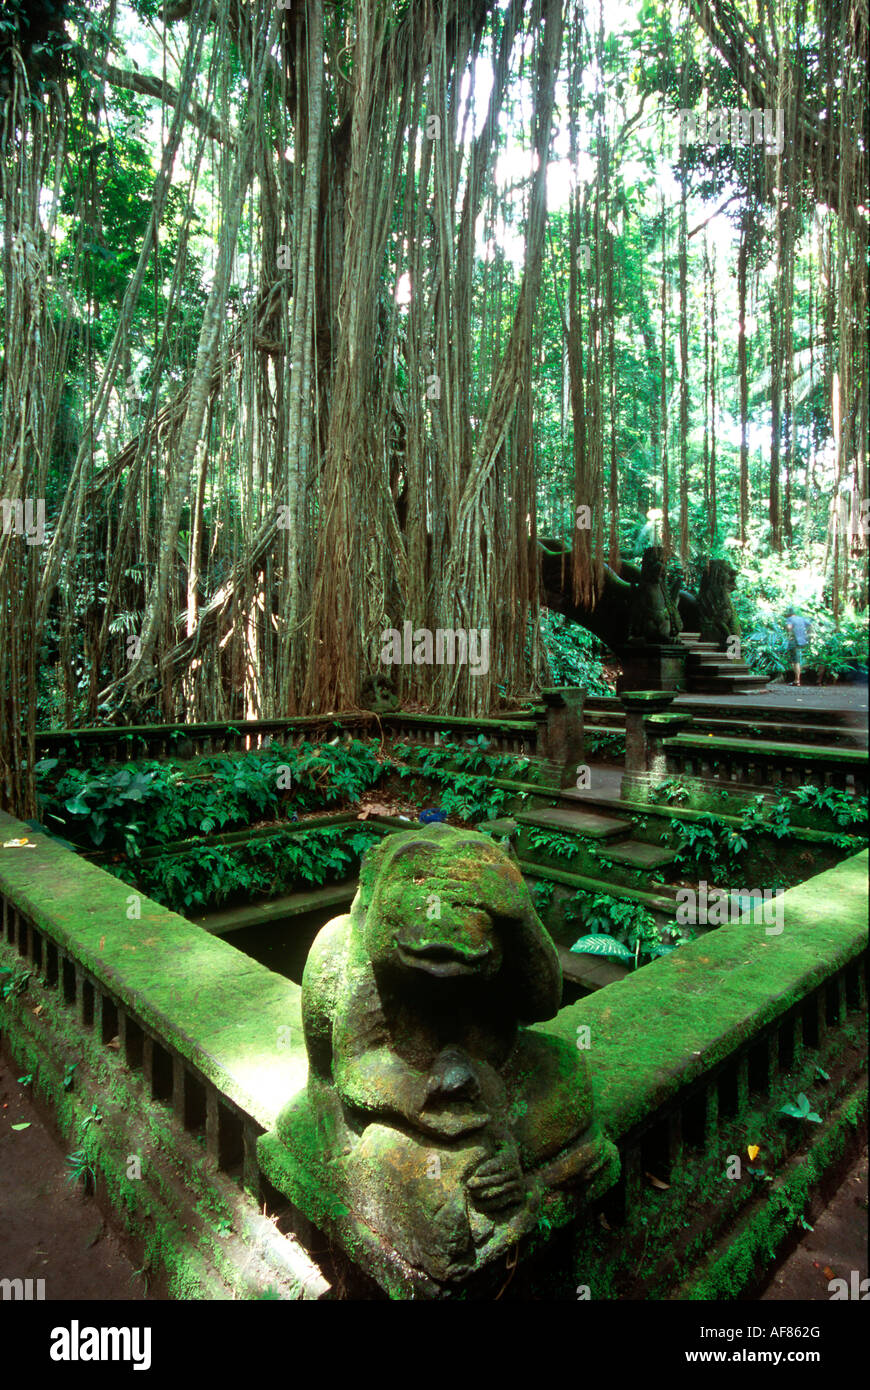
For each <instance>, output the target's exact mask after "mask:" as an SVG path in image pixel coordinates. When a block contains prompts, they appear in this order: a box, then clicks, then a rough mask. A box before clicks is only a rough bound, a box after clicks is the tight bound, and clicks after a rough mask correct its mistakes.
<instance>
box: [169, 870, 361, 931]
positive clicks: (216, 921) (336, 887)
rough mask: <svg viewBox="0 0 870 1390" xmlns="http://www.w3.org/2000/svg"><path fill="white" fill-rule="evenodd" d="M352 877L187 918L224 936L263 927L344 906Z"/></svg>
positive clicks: (354, 885) (352, 884)
mask: <svg viewBox="0 0 870 1390" xmlns="http://www.w3.org/2000/svg"><path fill="white" fill-rule="evenodd" d="M358 886H359V885H358V883H357V880H356V879H349V880H348V881H347V882H346V883H336V884H333V885H331V886H330V887H328V888H315V889H312V890H311V891H310V892H305V893H285V894H284V895H283V896H282V897H280V898H268V899H265V900H261V901H259V902H252V903H245V905H244V906H243V907H229V908H224V909H223V910H222V911H220V912H207V913H205V914H204V915H203V916H201V917H190V918H188V921H190V922H192V923H193V924H194V926H196V927H202V928H203V929H204V930H205V931H207V932H211V934H212V935H213V936H227V935H228V934H229V933H230V932H234V931H241V930H242V929H243V928H244V927H266V926H269V925H270V924H271V923H274V922H281V921H283V920H284V919H285V918H287V917H300V916H302V915H303V914H304V913H307V912H323V911H325V910H328V909H329V908H332V907H334V908H337V909H341V908H346V907H349V906H350V904H351V903H352V902H353V899H354V897H355V895H356V890H357V888H358Z"/></svg>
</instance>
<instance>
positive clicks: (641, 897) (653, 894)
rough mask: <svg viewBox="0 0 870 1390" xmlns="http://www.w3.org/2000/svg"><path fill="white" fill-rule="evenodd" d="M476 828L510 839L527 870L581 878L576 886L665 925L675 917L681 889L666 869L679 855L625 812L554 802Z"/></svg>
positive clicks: (565, 878) (569, 880)
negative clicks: (550, 841) (550, 842)
mask: <svg viewBox="0 0 870 1390" xmlns="http://www.w3.org/2000/svg"><path fill="white" fill-rule="evenodd" d="M477 829H478V830H482V831H484V832H485V833H486V834H489V835H494V836H495V837H496V838H506V839H508V840H509V841H510V842H511V843H512V845H513V846H514V848H515V850H516V853H517V856H518V858H519V861H520V864H521V866H522V868H523V871H524V872H525V873H529V874H537V873H539V872H541V873H542V876H544V877H547V878H550V879H552V880H553V881H555V882H560V881H565V882H567V883H568V884H574V882H575V880H577V882H576V884H575V886H576V887H578V888H581V887H582V888H583V889H584V890H585V891H587V892H590V893H609V894H611V895H612V896H614V897H620V898H625V899H626V900H627V901H630V902H635V903H638V904H640V905H641V906H643V907H646V908H647V909H648V910H649V911H650V912H651V913H652V914H653V916H654V917H655V918H656V920H657V921H658V922H660V923H661V925H663V926H664V925H666V924H669V923H672V922H673V920H674V913H675V904H674V899H675V896H676V892H677V889H676V887H675V886H673V885H671V884H670V883H667V882H666V881H665V879H664V877H663V872H664V870H666V869H667V868H669V867H670V865H672V864H673V863H674V862H675V859H676V854H675V852H674V851H673V850H669V849H666V848H664V847H663V846H661V845H654V844H649V843H647V842H645V841H643V840H639V839H637V838H635V836H634V828H633V826H632V823H631V821H630V820H627V819H626V818H625V817H624V816H621V815H619V814H617V813H611V812H608V811H606V810H603V809H596V810H595V811H589V810H586V809H585V808H581V807H579V806H578V807H573V806H554V807H549V808H545V809H542V810H536V811H520V812H518V813H517V814H516V815H515V816H504V817H502V818H500V819H499V820H495V821H488V822H485V823H483V824H481V825H479V826H478V827H477ZM547 836H549V837H551V838H552V837H556V836H558V837H559V840H558V850H557V849H555V848H550V847H548V846H547V844H546V843H545V842H544V841H545V837H547ZM567 842H571V843H570V844H569V843H567ZM566 851H567V852H566ZM580 880H582V882H581V881H580Z"/></svg>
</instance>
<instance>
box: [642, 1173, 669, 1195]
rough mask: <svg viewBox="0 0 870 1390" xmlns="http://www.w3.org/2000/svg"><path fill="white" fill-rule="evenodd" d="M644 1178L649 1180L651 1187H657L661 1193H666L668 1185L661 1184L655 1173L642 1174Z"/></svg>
mask: <svg viewBox="0 0 870 1390" xmlns="http://www.w3.org/2000/svg"><path fill="white" fill-rule="evenodd" d="M644 1177H647V1178H649V1180H650V1182H651V1184H652V1186H653V1187H657V1188H658V1189H659V1190H660V1191H661V1192H667V1191H668V1189H669V1188H670V1183H669V1182H662V1180H661V1178H657V1177H656V1175H655V1173H644Z"/></svg>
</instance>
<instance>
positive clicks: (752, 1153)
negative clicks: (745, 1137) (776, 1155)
mask: <svg viewBox="0 0 870 1390" xmlns="http://www.w3.org/2000/svg"><path fill="white" fill-rule="evenodd" d="M746 1152H747V1153H748V1154H749V1157H750V1158H751V1159H752V1161H753V1162H754V1161H755V1159H756V1158H757V1157H758V1155H759V1154H760V1153H761V1149H760V1148H759V1147H758V1145H757V1144H750V1145H749V1148H748V1149H747V1150H746Z"/></svg>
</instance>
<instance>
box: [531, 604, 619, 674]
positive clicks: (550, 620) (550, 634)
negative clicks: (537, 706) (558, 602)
mask: <svg viewBox="0 0 870 1390" xmlns="http://www.w3.org/2000/svg"><path fill="white" fill-rule="evenodd" d="M541 634H542V636H543V639H544V647H545V649H546V652H547V659H548V661H549V664H550V671H551V673H552V679H553V684H554V685H578V686H582V687H583V688H584V689H585V690H586V692H587V693H588V694H589V695H612V694H613V686H612V685H611V684H610V683H609V681H608V679H607V675H606V674H605V671H604V665H603V661H604V657H605V656H606V654H607V648H606V647H605V646H604V645H603V644H602V643H601V642H599V641H598V638H597V637H593V635H592V633H591V632H587V630H586V628H584V627H581V626H580V625H579V623H572V622H569V621H568V619H567V618H565V617H563V616H562V614H560V613H552V612H550V610H549V609H544V610H543V612H542V613H541Z"/></svg>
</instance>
